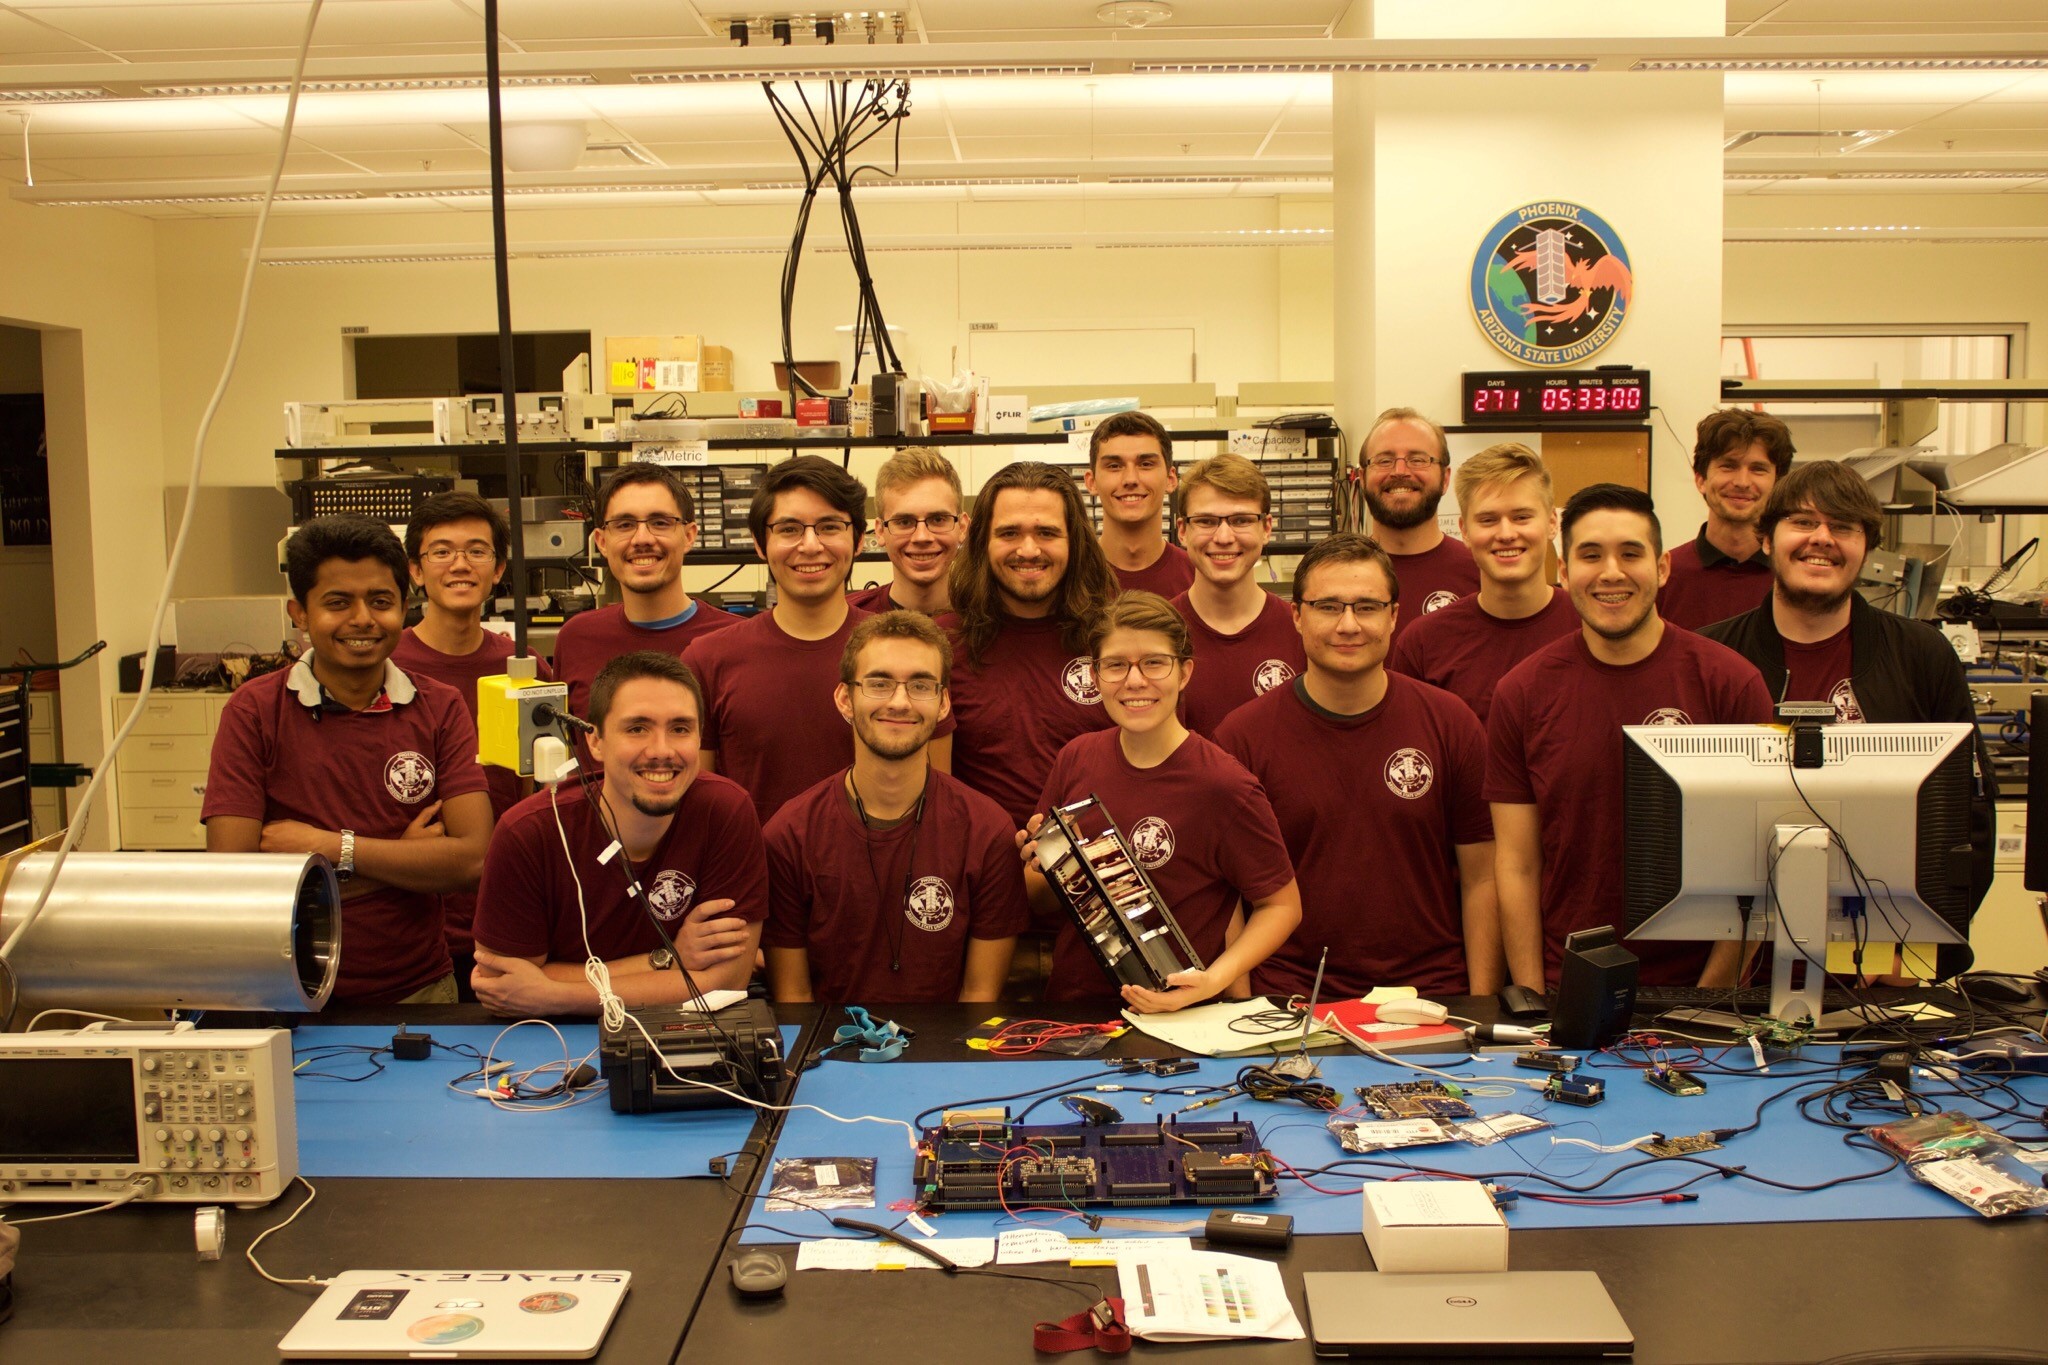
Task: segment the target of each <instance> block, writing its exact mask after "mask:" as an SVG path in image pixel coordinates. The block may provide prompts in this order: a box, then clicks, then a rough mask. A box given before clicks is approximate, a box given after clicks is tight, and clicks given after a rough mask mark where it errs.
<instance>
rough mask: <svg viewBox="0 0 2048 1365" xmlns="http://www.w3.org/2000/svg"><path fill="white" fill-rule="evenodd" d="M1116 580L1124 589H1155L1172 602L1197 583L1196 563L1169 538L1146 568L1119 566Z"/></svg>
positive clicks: (1147, 590) (1127, 590)
mask: <svg viewBox="0 0 2048 1365" xmlns="http://www.w3.org/2000/svg"><path fill="white" fill-rule="evenodd" d="M1111 567H1112V568H1115V566H1114V565H1111ZM1116 581H1117V583H1118V584H1119V585H1120V586H1121V587H1122V588H1123V590H1124V591H1125V592H1138V591H1140V590H1143V591H1145V592H1156V593H1158V594H1159V595H1160V596H1161V597H1164V598H1166V599H1168V600H1169V601H1171V600H1172V599H1173V598H1176V597H1178V596H1180V595H1181V594H1182V593H1184V592H1186V591H1187V590H1188V588H1189V586H1190V585H1192V584H1193V583H1194V581H1195V562H1194V561H1193V560H1192V559H1189V558H1188V552H1187V551H1186V550H1183V549H1181V547H1180V546H1178V545H1175V544H1174V543H1173V542H1172V541H1168V542H1167V543H1166V548H1165V549H1164V550H1161V551H1160V552H1159V558H1157V559H1155V560H1153V561H1152V562H1151V563H1150V564H1147V565H1146V566H1145V567H1144V568H1142V569H1117V571H1116Z"/></svg>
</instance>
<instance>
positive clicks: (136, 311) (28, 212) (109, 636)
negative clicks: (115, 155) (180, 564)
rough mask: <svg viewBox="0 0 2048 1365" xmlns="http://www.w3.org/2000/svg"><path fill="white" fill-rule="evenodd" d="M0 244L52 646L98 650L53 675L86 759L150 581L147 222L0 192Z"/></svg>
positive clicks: (154, 359)
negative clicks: (32, 437)
mask: <svg viewBox="0 0 2048 1365" xmlns="http://www.w3.org/2000/svg"><path fill="white" fill-rule="evenodd" d="M0 243H5V252H4V255H5V259H6V260H7V263H8V264H7V267H6V268H5V269H0V322H6V323H8V324H11V325H15V326H22V327H32V328H36V329H39V330H41V331H42V334H43V336H42V343H43V344H42V370H43V396H44V409H45V414H46V420H47V424H48V429H49V443H50V497H51V521H52V528H51V535H52V541H53V544H52V547H51V548H52V565H53V570H54V581H55V593H56V607H57V637H58V641H57V648H58V652H59V653H61V654H65V655H70V654H75V653H77V652H78V651H80V650H82V649H84V648H85V647H86V646H87V645H89V644H91V643H92V642H93V641H94V640H97V639H102V638H103V639H105V640H106V641H107V644H108V648H107V650H106V652H105V653H104V654H102V655H101V656H100V658H99V659H98V660H97V662H96V664H94V665H88V666H86V667H83V668H78V669H74V670H72V671H71V672H69V673H67V674H65V675H64V684H63V701H64V752H65V753H66V755H68V756H70V757H71V758H72V759H73V760H74V761H76V762H81V763H87V764H93V763H97V762H98V760H99V757H100V755H101V753H102V752H104V747H105V741H106V739H107V738H108V737H109V735H110V732H111V725H110V721H109V708H108V706H107V705H106V699H107V698H108V697H110V696H111V695H112V693H113V691H114V684H115V676H114V674H115V666H116V662H115V661H116V659H117V658H118V656H120V655H122V654H126V653H132V652H134V651H136V650H139V649H141V648H142V646H143V643H144V637H145V636H146V635H147V633H148V626H149V613H150V607H151V605H152V602H153V599H154V597H155V595H156V591H157V589H158V587H159V586H160V584H161V582H162V578H163V569H162V565H163V562H164V543H163V532H162V518H161V513H160V511H159V508H160V507H161V505H162V479H163V452H162V437H161V427H162V422H161V416H162V412H161V408H160V406H159V403H158V362H159V357H158V352H157V296H156V258H155V245H156V230H155V228H154V226H153V225H152V224H150V223H148V222H145V221H143V220H141V219H137V218H133V217H129V216H126V215H124V214H120V213H115V212H112V211H110V210H103V209H65V210H62V211H58V210H54V209H35V208H29V207H26V206H23V205H20V204H17V203H15V202H14V201H13V200H11V199H4V198H0ZM109 796H111V793H110V794H109ZM113 826H114V814H113V803H112V801H111V800H108V801H107V802H106V803H105V806H104V808H103V810H102V811H101V813H100V815H99V818H96V819H95V820H94V821H93V832H92V835H91V837H90V842H91V844H92V845H93V846H99V847H104V846H106V840H107V839H108V837H110V836H111V834H112V832H113Z"/></svg>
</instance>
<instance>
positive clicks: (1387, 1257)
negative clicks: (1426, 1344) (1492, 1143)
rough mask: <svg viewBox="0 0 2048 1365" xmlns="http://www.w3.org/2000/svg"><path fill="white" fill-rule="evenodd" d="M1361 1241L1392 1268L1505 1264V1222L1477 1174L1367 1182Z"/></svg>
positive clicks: (1445, 1269) (1410, 1270)
mask: <svg viewBox="0 0 2048 1365" xmlns="http://www.w3.org/2000/svg"><path fill="white" fill-rule="evenodd" d="M1362 1202H1363V1205H1364V1217H1365V1244H1366V1246H1367V1247H1368V1248H1369V1249H1370V1250H1371V1251H1372V1261H1373V1264H1374V1265H1375V1266H1377V1267H1378V1268H1379V1269H1380V1270H1381V1271H1384V1272H1387V1273H1390V1274H1416V1273H1431V1272H1437V1273H1449V1274H1460V1273H1463V1272H1466V1271H1494V1270H1506V1269H1507V1268H1508V1225H1507V1222H1506V1220H1504V1219H1503V1218H1502V1217H1501V1216H1500V1210H1499V1209H1498V1208H1497V1207H1495V1205H1494V1202H1493V1197H1492V1196H1491V1195H1489V1194H1487V1192H1486V1190H1485V1189H1484V1188H1483V1187H1482V1186H1481V1185H1480V1184H1479V1182H1478V1181H1476V1180H1380V1181H1374V1182H1372V1183H1370V1184H1368V1185H1367V1186H1366V1187H1365V1197H1364V1200H1363V1201H1362Z"/></svg>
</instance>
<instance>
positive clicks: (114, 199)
mask: <svg viewBox="0 0 2048 1365" xmlns="http://www.w3.org/2000/svg"><path fill="white" fill-rule="evenodd" d="M363 197H364V196H363V195H362V193H361V192H360V191H357V190H349V191H340V190H336V191H333V192H314V191H309V190H290V191H285V190H280V191H279V192H278V193H277V196H276V202H278V203H280V204H307V203H322V202H326V201H329V200H336V199H361V198H363ZM36 202H37V203H39V204H47V205H49V206H50V207H52V208H67V209H106V208H115V209H118V208H129V207H132V206H135V205H138V204H260V203H262V202H263V196H262V195H261V194H131V195H101V196H85V197H79V198H72V197H68V196H67V197H64V198H57V197H54V196H52V197H50V198H45V199H38V200H37V201H36Z"/></svg>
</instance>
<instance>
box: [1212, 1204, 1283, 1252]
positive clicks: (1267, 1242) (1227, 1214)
mask: <svg viewBox="0 0 2048 1365" xmlns="http://www.w3.org/2000/svg"><path fill="white" fill-rule="evenodd" d="M1202 1236H1204V1237H1206V1238H1207V1239H1208V1240H1209V1245H1211V1246H1247V1247H1279V1248H1280V1249H1281V1250H1283V1251H1284V1250H1286V1249H1287V1248H1288V1247H1290V1246H1293V1245H1294V1220H1293V1219H1292V1218H1290V1217H1288V1216H1287V1215H1286V1214H1284V1213H1247V1212H1245V1211H1244V1210H1242V1209H1239V1210H1231V1209H1218V1210H1216V1211H1215V1212H1214V1213H1212V1214H1210V1215H1209V1225H1208V1226H1207V1227H1205V1228H1203V1229H1202Z"/></svg>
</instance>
